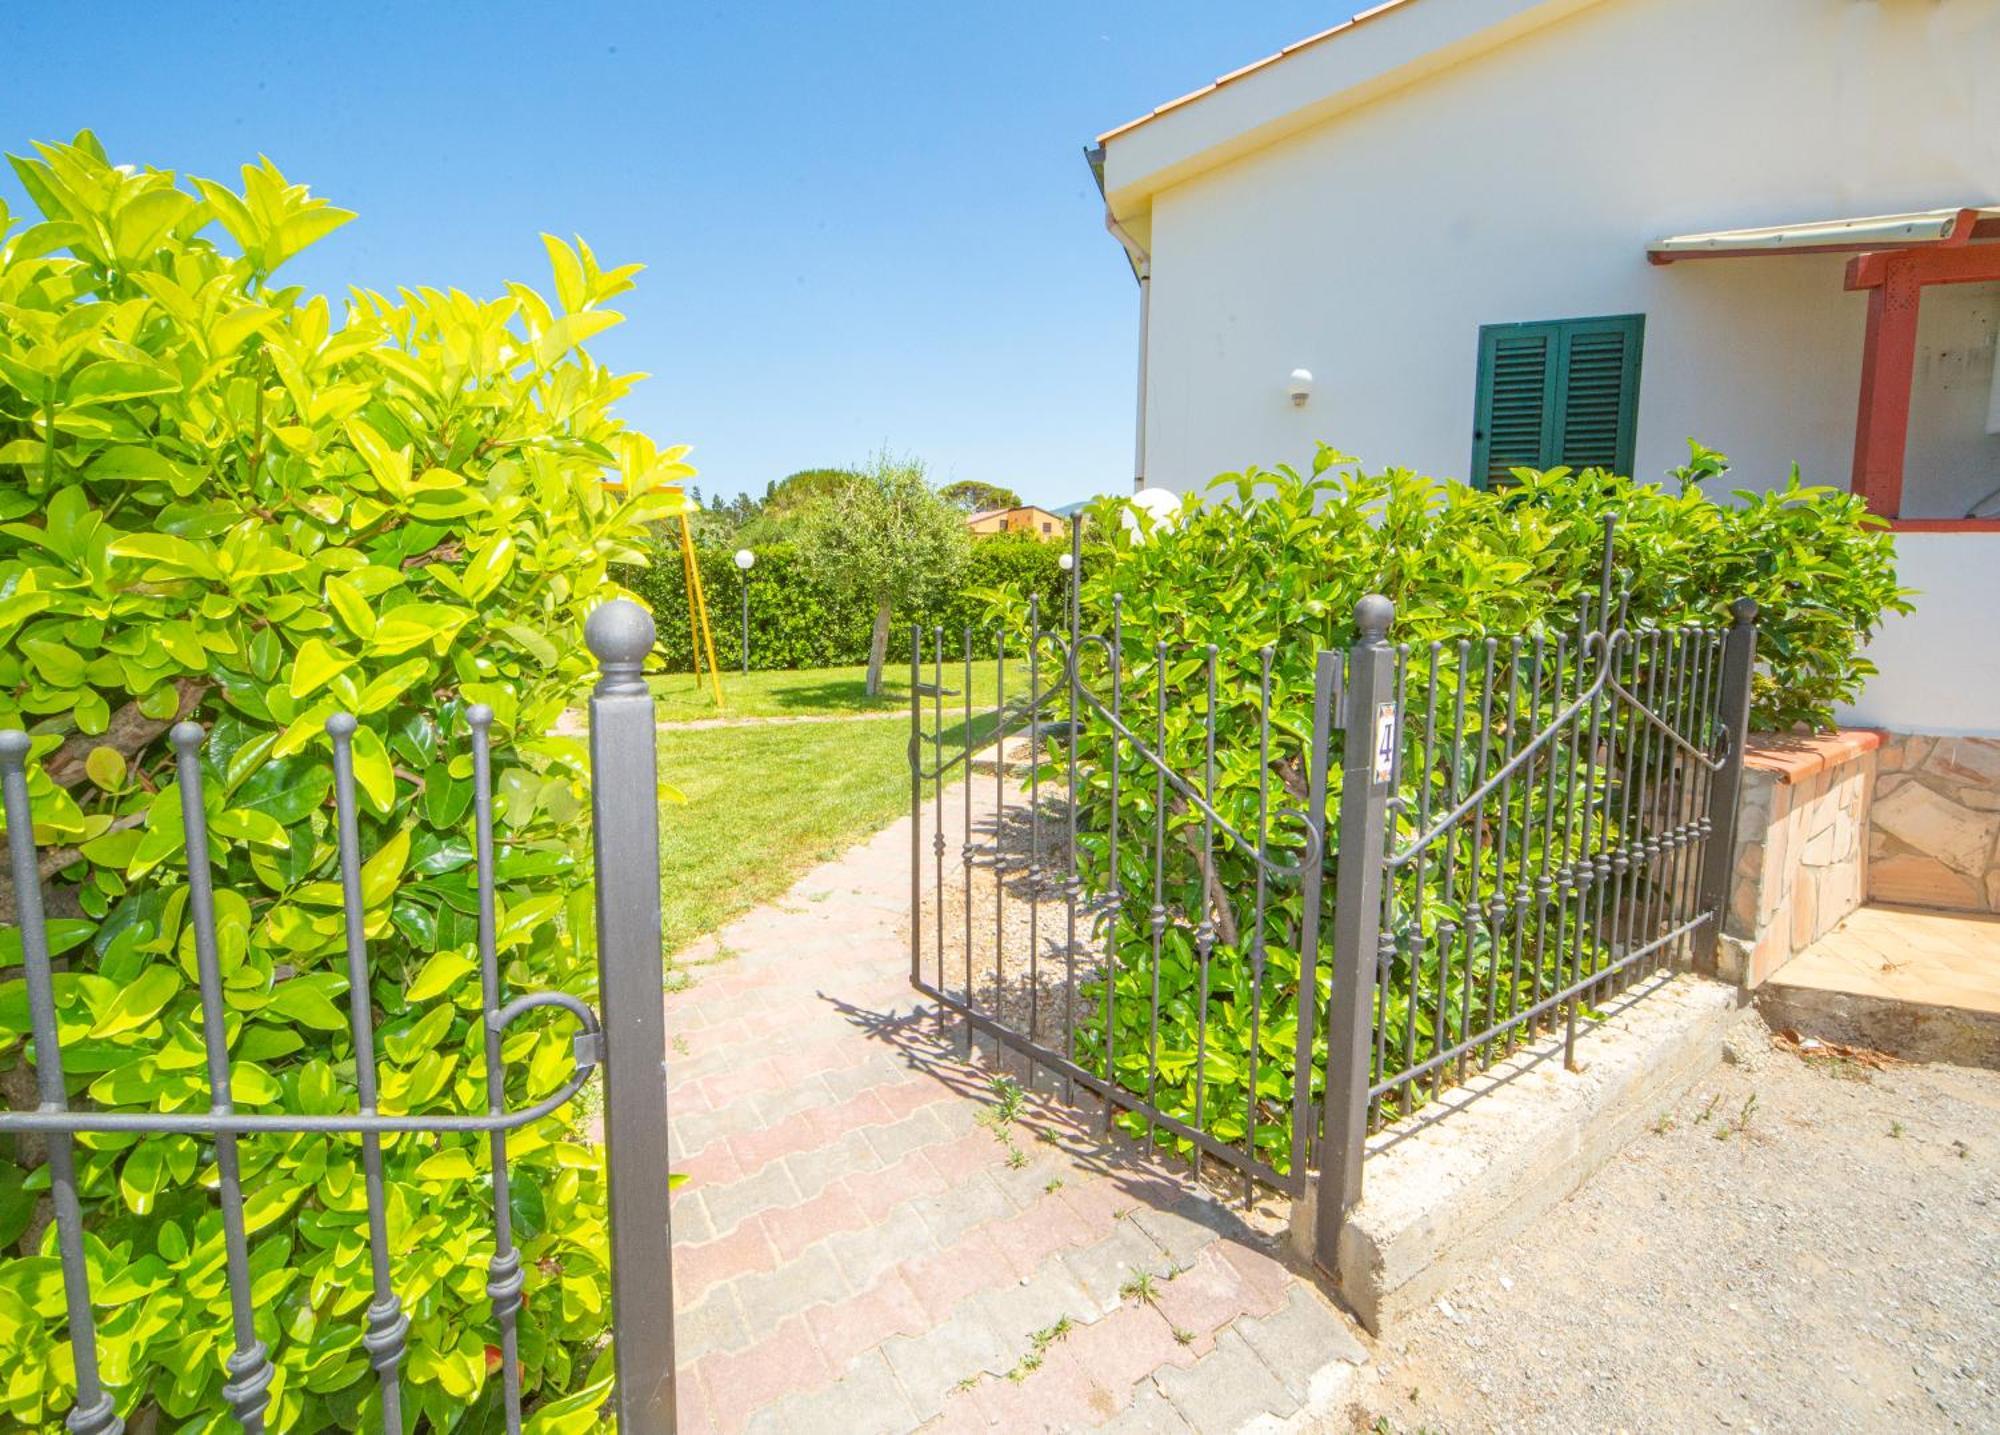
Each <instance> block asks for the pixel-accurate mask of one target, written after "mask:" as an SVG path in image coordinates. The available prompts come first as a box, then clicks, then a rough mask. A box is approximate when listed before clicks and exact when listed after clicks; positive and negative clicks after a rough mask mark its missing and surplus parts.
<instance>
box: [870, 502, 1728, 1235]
mask: <svg viewBox="0 0 2000 1435" xmlns="http://www.w3.org/2000/svg"><path fill="white" fill-rule="evenodd" d="M1613 540H1614V527H1613V525H1610V524H1607V526H1606V533H1605V541H1604V558H1603V572H1602V581H1601V584H1600V587H1599V591H1598V592H1597V593H1596V594H1594V595H1592V597H1591V598H1590V599H1589V600H1586V601H1585V602H1584V603H1583V604H1582V605H1581V609H1580V611H1579V612H1578V613H1577V614H1576V615H1575V619H1574V622H1573V624H1567V625H1565V624H1560V623H1559V624H1552V625H1547V626H1545V627H1542V628H1538V629H1536V630H1535V631H1533V632H1530V633H1523V634H1520V635H1516V636H1509V637H1480V638H1468V639H1464V640H1460V641H1448V642H1447V641H1440V642H1435V643H1428V644H1425V645H1423V646H1422V647H1421V648H1419V649H1416V650H1413V649H1412V648H1411V647H1409V646H1407V645H1404V646H1392V645H1391V643H1390V639H1389V630H1390V627H1391V620H1392V618H1393V610H1392V608H1391V606H1390V604H1389V602H1388V601H1387V600H1386V599H1384V598H1380V597H1370V598H1366V599H1364V600H1363V601H1362V602H1361V603H1360V604H1359V605H1358V606H1357V608H1356V611H1355V619H1354V621H1355V632H1356V634H1357V639H1356V641H1355V643H1354V644H1353V646H1352V647H1351V648H1350V649H1349V650H1348V651H1347V652H1345V653H1342V652H1333V651H1322V652H1319V653H1318V654H1317V657H1316V661H1315V665H1314V672H1313V681H1312V690H1311V695H1310V706H1309V707H1307V706H1306V702H1305V695H1304V693H1303V692H1302V691H1299V692H1294V693H1291V694H1287V695H1281V696H1280V697H1274V691H1273V649H1271V648H1268V647H1267V648H1265V649H1263V650H1261V652H1259V653H1258V654H1257V655H1256V657H1255V661H1254V663H1252V664H1248V665H1245V664H1241V663H1239V664H1237V666H1236V667H1235V669H1234V670H1233V671H1232V670H1231V663H1230V660H1227V659H1225V658H1224V657H1223V655H1221V654H1220V653H1218V651H1217V649H1216V648H1215V647H1214V646H1205V647H1197V648H1188V647H1186V646H1184V645H1175V644H1169V643H1156V642H1152V641H1150V640H1147V639H1141V640H1140V641H1138V642H1134V641H1133V635H1132V634H1130V633H1128V632H1127V631H1126V629H1125V625H1124V621H1123V613H1122V608H1121V606H1120V604H1119V602H1118V600H1117V599H1115V598H1114V599H1113V601H1112V604H1111V613H1110V621H1109V624H1108V625H1107V627H1106V628H1105V630H1104V631H1102V632H1085V631H1083V627H1082V620H1081V611H1080V603H1079V601H1078V597H1077V594H1076V591H1075V585H1074V583H1073V582H1072V585H1071V590H1070V592H1069V595H1068V600H1067V603H1066V607H1067V613H1066V614H1065V620H1066V621H1065V623H1064V625H1063V629H1062V631H1055V630H1052V629H1049V628H1045V627H1044V626H1043V623H1042V617H1041V613H1040V610H1039V606H1038V605H1036V604H1034V603H1032V602H1031V604H1030V607H1029V613H1028V621H1027V625H1026V627H1025V629H1022V630H1018V631H1012V632H1010V631H1009V630H1008V629H1007V628H1006V627H1005V625H1002V626H998V627H994V628H986V629H967V630H965V631H964V632H962V633H959V634H955V635H953V640H952V641H951V642H950V643H949V644H948V643H947V639H946V635H945V634H944V632H943V630H942V629H932V630H930V631H929V632H928V633H926V632H924V631H922V630H919V631H918V632H917V633H915V634H914V635H913V639H912V647H911V657H910V662H911V668H910V673H911V707H910V749H909V751H910V774H911V788H910V803H911V833H910V913H911V924H910V979H911V982H912V984H913V985H914V986H915V987H916V989H917V990H919V991H920V992H923V993H924V994H925V995H926V996H928V997H930V998H931V999H932V1000H933V1001H934V1002H935V1003H936V1006H937V1011H938V1014H939V1016H940V1018H941V1019H942V1018H946V1017H948V1018H950V1019H951V1020H953V1021H955V1022H956V1023H957V1025H958V1027H959V1031H960V1035H961V1038H962V1040H963V1042H964V1046H965V1051H966V1053H967V1055H968V1056H969V1055H970V1054H971V1051H972V1046H973V1041H974V1036H975V1034H978V1035H979V1036H981V1037H982V1038H984V1039H985V1040H986V1041H988V1042H989V1043H990V1046H991V1048H992V1053H993V1057H994V1060H995V1061H996V1063H997V1064H998V1065H999V1067H1000V1069H1001V1071H1002V1073H1003V1074H1006V1075H1009V1076H1010V1077H1012V1078H1013V1079H1017V1080H1024V1081H1028V1082H1030V1083H1032V1082H1035V1081H1038V1080H1048V1081H1051V1082H1052V1083H1053V1085H1054V1088H1055V1089H1056V1090H1058V1091H1059V1092H1060V1094H1062V1095H1063V1096H1064V1097H1066V1098H1069V1099H1072V1100H1078V1099H1080V1100H1082V1101H1083V1102H1084V1103H1086V1104H1087V1105H1090V1106H1091V1107H1092V1108H1093V1109H1094V1111H1095V1113H1096V1114H1097V1115H1098V1117H1099V1118H1100V1119H1101V1121H1102V1122H1103V1123H1104V1126H1105V1128H1106V1130H1107V1131H1109V1130H1111V1129H1114V1128H1115V1129H1118V1130H1121V1131H1123V1132H1124V1133H1125V1134H1126V1135H1128V1136H1129V1137H1131V1138H1133V1139H1134V1140H1135V1141H1136V1142H1138V1143H1140V1144H1141V1145H1143V1147H1144V1149H1145V1150H1146V1151H1147V1152H1149V1153H1159V1152H1162V1151H1164V1152H1166V1153H1167V1154H1169V1155H1173V1156H1176V1157H1179V1158H1183V1159H1185V1160H1186V1161H1187V1162H1188V1163H1189V1164H1190V1165H1191V1166H1192V1167H1193V1168H1194V1170H1195V1172H1196V1173H1197V1174H1199V1173H1201V1172H1202V1170H1203V1168H1204V1166H1205V1165H1206V1164H1210V1163H1213V1164H1216V1165H1219V1166H1220V1167H1222V1168H1224V1169H1226V1171H1227V1172H1229V1173H1230V1174H1231V1175H1232V1177H1237V1178H1240V1180H1241V1183H1242V1188H1243V1192H1244V1196H1245V1199H1246V1200H1247V1199H1249V1197H1250V1195H1251V1191H1252V1186H1253V1183H1258V1182H1261V1183H1263V1184H1265V1185H1268V1186H1270V1187H1273V1188H1276V1189H1278V1190H1281V1191H1284V1192H1286V1193H1288V1194H1291V1195H1294V1196H1298V1195H1302V1194H1304V1193H1305V1192H1306V1191H1307V1190H1308V1188H1311V1189H1312V1190H1314V1191H1315V1192H1316V1195H1317V1205H1316V1225H1317V1231H1316V1244H1317V1246H1318V1249H1319V1250H1320V1251H1322V1252H1323V1253H1325V1256H1326V1259H1328V1260H1329V1261H1330V1260H1331V1252H1332V1250H1333V1239H1334V1236H1335V1235H1336V1234H1337V1232H1338V1229H1339V1225H1340V1222H1341V1220H1342V1218H1343V1217H1344V1215H1345V1213H1346V1212H1347V1211H1348V1210H1349V1209H1351V1208H1352V1206H1353V1205H1354V1204H1355V1202H1356V1201H1358V1200H1359V1199H1360V1192H1361V1167H1362V1159H1363V1154H1364V1151H1365V1146H1366V1141H1367V1137H1368V1135H1369V1133H1370V1132H1371V1131H1372V1130H1375V1129H1377V1128H1378V1127H1380V1126H1381V1125H1383V1124H1385V1123H1386V1122H1389V1121H1392V1120H1394V1119H1397V1118H1400V1117H1402V1116H1406V1115H1409V1114H1412V1113H1414V1112H1415V1111H1417V1110H1418V1109H1420V1108H1421V1107H1423V1106H1424V1105H1426V1104H1427V1103H1429V1102H1430V1101H1433V1100H1434V1099H1435V1098H1436V1097H1437V1096H1438V1095H1439V1094H1440V1093H1442V1092H1443V1091H1445V1090H1446V1089H1447V1088H1450V1087H1454V1086H1459V1085H1461V1084H1462V1083H1464V1082H1465V1081H1466V1079H1467V1078H1468V1077H1469V1076H1470V1075H1472V1074H1473V1073H1475V1072H1477V1071H1478V1070H1481V1069H1483V1068H1485V1067H1486V1066H1488V1065H1490V1064H1492V1063H1493V1062H1495V1061H1498V1060H1501V1059H1503V1058H1504V1057H1506V1056H1507V1055H1509V1054H1511V1053H1512V1052H1513V1051H1514V1050H1516V1049H1517V1048H1518V1047H1519V1046H1520V1045H1521V1044H1522V1043H1524V1042H1526V1041H1529V1040H1531V1039H1538V1038H1541V1037H1544V1036H1547V1035H1550V1034H1552V1033H1554V1032H1556V1031H1560V1032H1561V1033H1562V1036H1563V1041H1564V1053H1565V1056H1566V1057H1568V1056H1569V1055H1571V1054H1572V1052H1573V1047H1574V1042H1575V1037H1576V1033H1577V1026H1578V1017H1579V1014H1580V1013H1588V1012H1589V1011H1590V1010H1591V1008H1592V1006H1593V1004H1594V1003H1596V1002H1599V1001H1601V1000H1602V999H1603V997H1604V996H1605V995H1606V994H1608V993H1611V992H1614V991H1618V990H1623V989H1624V988H1626V987H1627V986H1629V985H1631V984H1632V983H1633V982H1635V981H1636V980H1637V979H1638V978H1639V977H1640V976H1641V975H1642V974H1645V973H1650V972H1653V971H1656V970H1660V969H1664V968H1666V967H1668V966H1670V965H1673V964H1676V963H1680V964H1683V965H1685V964H1694V965H1702V964H1705V963H1707V962H1708V961H1709V960H1710V959H1711V957H1712V953H1713V949H1714V943H1715V937H1716V932H1717V928H1718V926H1719V916H1720V910H1721V905H1722V902H1723V900H1724V899H1725V896H1726V887H1727V879H1728V875H1729V862H1730V853H1731V849H1732V834H1733V828H1734V815H1735V809H1736V794H1737V787H1738V780H1739V774H1740V769H1741V760H1742V747H1743V735H1744V730H1745V727H1746V725H1747V719H1748V711H1749V697H1750V673H1751V668H1752V665H1753V662H1754V655H1755V641H1756V630H1755V618H1756V608H1755V605H1754V604H1752V603H1749V602H1747V601H1745V602H1741V603H1738V604H1737V605H1736V608H1735V610H1734V618H1735V622H1734V625H1733V626H1731V627H1729V628H1720V627H1709V626H1703V625H1693V626H1679V627H1667V628H1659V627H1653V626H1639V625H1636V624H1635V625H1633V626H1630V627H1628V626H1627V623H1628V613H1627V609H1628V603H1627V601H1626V600H1625V599H1624V598H1622V597H1619V596H1617V595H1616V594H1614V591H1613V588H1612V576H1613V570H1612V555H1613V551H1614V550H1613ZM1071 554H1072V567H1071V572H1072V573H1078V572H1080V571H1081V568H1080V564H1081V558H1082V554H1081V550H1080V545H1078V544H1077V543H1076V542H1075V541H1074V539H1073V543H1072V549H1071ZM1010 682H1011V683H1012V685H1013V686H1012V689H1011V691H1010V686H1009V685H1010ZM989 683H990V688H989V686H988V685H989ZM1170 733H1171V734H1173V738H1172V740H1171V742H1170ZM1191 734H1198V740H1194V739H1193V738H1192V737H1191ZM1170 747H1172V748H1173V749H1174V752H1176V753H1178V754H1180V755H1181V760H1180V761H1176V760H1175V758H1174V755H1173V754H1172V753H1170V751H1169V749H1170ZM1190 757H1191V759H1192V760H1191V761H1190V760H1188V759H1189V758H1190ZM1246 765H1247V767H1251V768H1254V770H1255V772H1256V774H1257V777H1256V797H1255V800H1254V802H1250V803H1246V804H1239V806H1237V807H1228V806H1226V805H1225V804H1224V800H1223V798H1222V797H1221V796H1220V795H1219V793H1218V787H1217V781H1216V775H1217V772H1218V768H1219V767H1220V768H1222V769H1231V768H1233V769H1234V770H1235V771H1237V772H1239V773H1240V772H1242V771H1244V770H1246ZM989 769H990V770H989ZM1238 791H1239V792H1240V791H1241V787H1240V785H1239V788H1238ZM1335 814H1337V822H1329V820H1328V819H1329V818H1330V817H1333V816H1334V815H1335ZM1323 936H1325V937H1326V938H1328V939H1329V940H1327V941H1326V942H1325V944H1324V947H1323V944H1322V937H1323ZM1326 948H1330V950H1327V949H1326ZM1273 1033H1276V1034H1277V1040H1275V1041H1274V1040H1273V1036H1272V1034H1273ZM1314 1173H1316V1174H1314Z"/></svg>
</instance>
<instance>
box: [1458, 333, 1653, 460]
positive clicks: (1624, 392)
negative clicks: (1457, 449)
mask: <svg viewBox="0 0 2000 1435" xmlns="http://www.w3.org/2000/svg"><path fill="white" fill-rule="evenodd" d="M1645 322H1646V321H1645V318H1644V316H1643V315H1639V314H1625V315H1619V316H1616V317H1613V318H1607V319H1570V320H1563V321H1560V322H1553V323H1537V324H1489V325H1486V326H1485V327H1484V328H1482V329H1481V330H1480V331H1479V387H1478V393H1477V398H1476V400H1475V408H1474V425H1475V427H1474V430H1473V436H1472V481H1473V483H1475V484H1476V485H1478V486H1480V487H1482V488H1484V487H1493V486H1498V485H1502V484H1505V483H1507V482H1508V481H1509V474H1510V472H1511V471H1512V470H1513V469H1516V468H1554V467H1556V466H1557V465H1558V464H1566V465H1568V466H1569V467H1571V468H1591V467H1597V468H1609V469H1612V470H1614V471H1616V472H1618V473H1625V474H1629V473H1630V472H1631V471H1632V451H1633V439H1634V435H1635V433H1636V430H1637V425H1636V419H1637V417H1638V407H1639V351H1640V347H1641V343H1642V339H1643V335H1644V333H1645Z"/></svg>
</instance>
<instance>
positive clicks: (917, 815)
mask: <svg viewBox="0 0 2000 1435" xmlns="http://www.w3.org/2000/svg"><path fill="white" fill-rule="evenodd" d="M923 677H924V630H923V628H922V627H921V626H919V625H916V624H912V625H911V627H910V984H911V985H912V986H915V985H916V984H918V983H919V982H921V981H923V979H924V697H923Z"/></svg>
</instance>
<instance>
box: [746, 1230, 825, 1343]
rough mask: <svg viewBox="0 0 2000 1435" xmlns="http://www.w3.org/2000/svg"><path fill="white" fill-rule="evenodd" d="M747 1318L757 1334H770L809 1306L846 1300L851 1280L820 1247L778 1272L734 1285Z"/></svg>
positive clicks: (747, 1279)
mask: <svg viewBox="0 0 2000 1435" xmlns="http://www.w3.org/2000/svg"><path fill="white" fill-rule="evenodd" d="M732 1285H733V1288H734V1289H735V1292H736V1300H737V1304H738V1305H740V1306H741V1307H742V1310H743V1319H744V1321H745V1323H747V1324H748V1325H749V1327H750V1329H751V1330H753V1331H766V1330H770V1329H772V1328H773V1327H775V1326H776V1325H777V1324H778V1323H779V1322H780V1321H782V1320H784V1319H785V1318H786V1317H787V1316H791V1315H796V1314H798V1313H799V1312H800V1311H802V1310H804V1309H805V1308H806V1307H807V1306H811V1305H818V1304H820V1303H821V1302H823V1301H825V1302H834V1301H840V1300H844V1299H845V1298H846V1297H847V1295H848V1289H847V1281H846V1278H845V1277H843V1276H842V1275H841V1273H840V1267H839V1266H837V1265H835V1264H834V1261H833V1257H832V1256H830V1255H828V1254H827V1253H826V1250H825V1248H824V1247H819V1246H816V1247H814V1248H813V1249H812V1250H809V1251H807V1252H806V1253H805V1254H804V1255H803V1256H801V1257H799V1258H798V1259H797V1260H795V1261H791V1262H789V1263H788V1264H786V1265H784V1266H781V1267H779V1268H778V1269H777V1270H774V1271H759V1272H757V1273H756V1274H753V1275H747V1276H739V1277H738V1278H737V1279H736V1280H735V1281H734V1282H732Z"/></svg>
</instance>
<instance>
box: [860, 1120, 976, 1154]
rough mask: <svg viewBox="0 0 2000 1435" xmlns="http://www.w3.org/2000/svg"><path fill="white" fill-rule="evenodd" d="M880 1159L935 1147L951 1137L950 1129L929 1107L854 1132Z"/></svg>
mask: <svg viewBox="0 0 2000 1435" xmlns="http://www.w3.org/2000/svg"><path fill="white" fill-rule="evenodd" d="M857 1134H858V1135H860V1136H861V1137H862V1138H863V1139H864V1140H866V1142H867V1143H868V1147H869V1149H870V1150H871V1151H873V1152H874V1153H875V1155H876V1156H877V1157H879V1158H880V1159H881V1160H883V1161H885V1162H887V1161H900V1160H901V1159H902V1158H903V1157H905V1156H907V1155H909V1154H910V1153H911V1152H912V1151H920V1150H922V1149H923V1148H924V1147H926V1146H936V1145H939V1144H941V1143H943V1142H945V1141H949V1140H950V1139H951V1137H952V1134H953V1133H952V1129H951V1128H950V1127H949V1126H947V1125H946V1124H945V1122H944V1121H943V1120H942V1119H941V1118H940V1117H939V1116H938V1114H937V1112H936V1111H935V1110H934V1109H932V1108H931V1107H928V1106H926V1107H924V1108H922V1109H921V1110H918V1111H915V1112H912V1113H911V1114H910V1115H908V1116H905V1117H903V1118H901V1119H900V1120H897V1121H891V1122H889V1123H888V1124H887V1125H885V1126H870V1127H867V1128H865V1129H864V1130H862V1131H860V1132H859V1133H857Z"/></svg>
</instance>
